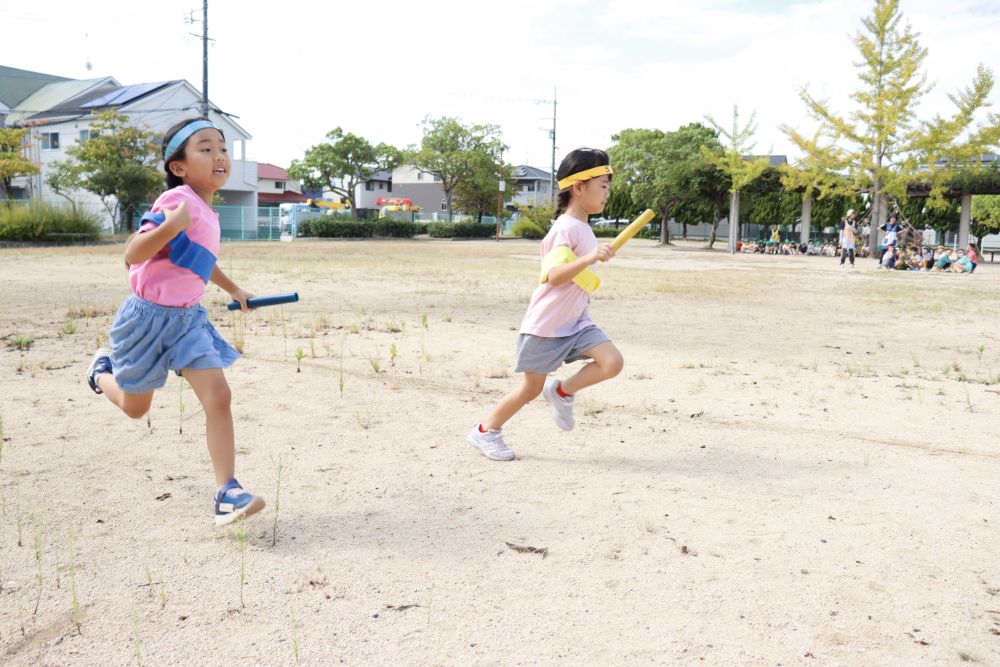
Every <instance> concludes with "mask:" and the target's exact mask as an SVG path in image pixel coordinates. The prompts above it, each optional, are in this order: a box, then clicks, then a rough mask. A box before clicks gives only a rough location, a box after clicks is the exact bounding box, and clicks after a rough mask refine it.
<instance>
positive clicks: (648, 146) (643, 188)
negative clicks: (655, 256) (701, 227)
mask: <svg viewBox="0 0 1000 667" xmlns="http://www.w3.org/2000/svg"><path fill="white" fill-rule="evenodd" d="M612 140H613V141H614V142H615V143H614V145H613V146H611V148H610V149H608V153H609V157H610V158H611V164H612V165H613V166H614V169H615V177H614V179H612V184H611V199H614V198H615V197H620V196H621V195H619V194H618V193H621V192H628V193H629V196H630V198H631V200H632V202H633V203H634V204H635V205H636V208H638V209H639V210H641V209H645V208H651V209H653V210H654V211H656V212H657V213H658V214H659V217H660V220H661V225H660V243H661V244H662V245H667V244H669V243H670V230H669V227H668V225H667V221H669V220H670V219H671V217H672V216H673V214H674V210H675V209H676V207H678V206H679V205H681V204H682V203H685V202H691V201H694V200H696V199H699V198H701V197H704V194H705V193H706V192H708V191H712V190H713V189H718V188H720V187H721V185H722V180H723V176H722V175H721V174H720V173H719V172H718V171H717V170H716V169H714V168H713V167H712V165H711V164H710V162H709V161H708V160H706V159H705V157H704V155H703V153H702V146H713V147H715V148H716V149H718V148H719V142H718V138H717V136H716V134H715V132H713V131H712V130H711V129H709V128H708V127H705V126H704V125H702V124H700V123H690V124H688V125H684V126H682V127H680V128H678V129H677V130H675V131H673V132H664V131H662V130H650V129H628V130H622V131H621V132H619V133H618V134H616V135H614V136H613V137H612ZM716 223H717V221H716Z"/></svg>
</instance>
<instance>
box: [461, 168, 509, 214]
mask: <svg viewBox="0 0 1000 667" xmlns="http://www.w3.org/2000/svg"><path fill="white" fill-rule="evenodd" d="M480 158H481V159H480V160H479V163H478V164H477V165H476V166H475V168H474V170H473V171H472V173H471V174H470V176H469V177H468V178H467V179H465V180H463V181H460V182H459V183H458V184H457V185H456V186H455V193H454V204H455V208H457V209H459V210H460V211H465V212H466V213H470V214H472V215H475V216H476V218H477V219H478V220H479V221H480V222H481V221H482V219H483V216H484V215H496V214H497V201H498V200H497V197H498V195H499V194H500V191H499V185H500V181H501V180H502V181H504V182H505V183H506V184H507V185H508V187H510V186H511V185H512V184H513V183H514V168H513V166H512V165H509V164H506V165H504V166H503V170H502V171H500V172H499V173H498V169H499V165H498V164H497V163H495V162H491V161H490V160H489V155H487V154H486V153H482V154H481V156H480ZM510 195H511V193H510V192H509V191H508V192H504V193H503V195H502V197H503V199H502V201H505V202H506V201H510V198H511V197H510ZM500 215H501V216H503V215H505V214H504V212H503V210H501V213H500Z"/></svg>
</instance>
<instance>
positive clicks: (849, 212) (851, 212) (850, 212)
mask: <svg viewBox="0 0 1000 667" xmlns="http://www.w3.org/2000/svg"><path fill="white" fill-rule="evenodd" d="M852 215H854V209H853V208H849V209H847V216H848V217H850V216H852Z"/></svg>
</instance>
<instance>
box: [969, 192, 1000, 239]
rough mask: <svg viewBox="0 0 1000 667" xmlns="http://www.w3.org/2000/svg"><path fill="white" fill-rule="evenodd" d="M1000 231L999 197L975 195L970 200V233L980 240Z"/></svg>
mask: <svg viewBox="0 0 1000 667" xmlns="http://www.w3.org/2000/svg"><path fill="white" fill-rule="evenodd" d="M998 231H1000V195H977V196H974V197H973V198H972V233H973V234H975V235H976V236H977V237H978V238H980V239H982V238H983V237H984V236H986V235H987V234H996V233H997V232H998Z"/></svg>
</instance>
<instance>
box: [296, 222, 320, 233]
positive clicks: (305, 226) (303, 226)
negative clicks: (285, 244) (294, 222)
mask: <svg viewBox="0 0 1000 667" xmlns="http://www.w3.org/2000/svg"><path fill="white" fill-rule="evenodd" d="M299 236H316V234H315V233H314V232H313V231H312V227H310V226H309V220H303V221H302V222H300V223H299Z"/></svg>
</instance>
